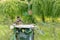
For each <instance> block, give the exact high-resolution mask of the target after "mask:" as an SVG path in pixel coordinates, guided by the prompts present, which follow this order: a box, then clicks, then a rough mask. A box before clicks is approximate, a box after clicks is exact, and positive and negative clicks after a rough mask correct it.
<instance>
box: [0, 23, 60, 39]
mask: <svg viewBox="0 0 60 40" xmlns="http://www.w3.org/2000/svg"><path fill="white" fill-rule="evenodd" d="M58 24H59V23H55V24H54V25H53V24H52V23H49V24H45V23H44V24H43V23H40V25H38V26H39V28H38V29H39V31H38V30H35V38H34V40H60V27H59V26H60V25H58ZM11 35H12V31H11V30H10V29H9V26H7V25H0V40H10V38H11Z"/></svg>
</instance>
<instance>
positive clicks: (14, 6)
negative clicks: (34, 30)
mask: <svg viewBox="0 0 60 40" xmlns="http://www.w3.org/2000/svg"><path fill="white" fill-rule="evenodd" d="M31 6H32V15H31V17H30V15H29V14H28V12H27V11H28V2H27V0H26V1H19V0H6V1H3V2H2V1H0V15H1V16H0V19H1V20H0V21H3V22H4V21H7V20H10V22H14V21H15V18H16V16H20V17H21V19H22V20H23V22H24V23H26V21H28V23H29V21H30V22H31V21H33V20H34V22H35V23H36V22H38V20H39V22H40V20H42V21H43V22H45V20H46V17H47V18H52V21H54V20H55V18H58V17H60V0H31ZM32 23H33V22H32Z"/></svg>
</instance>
